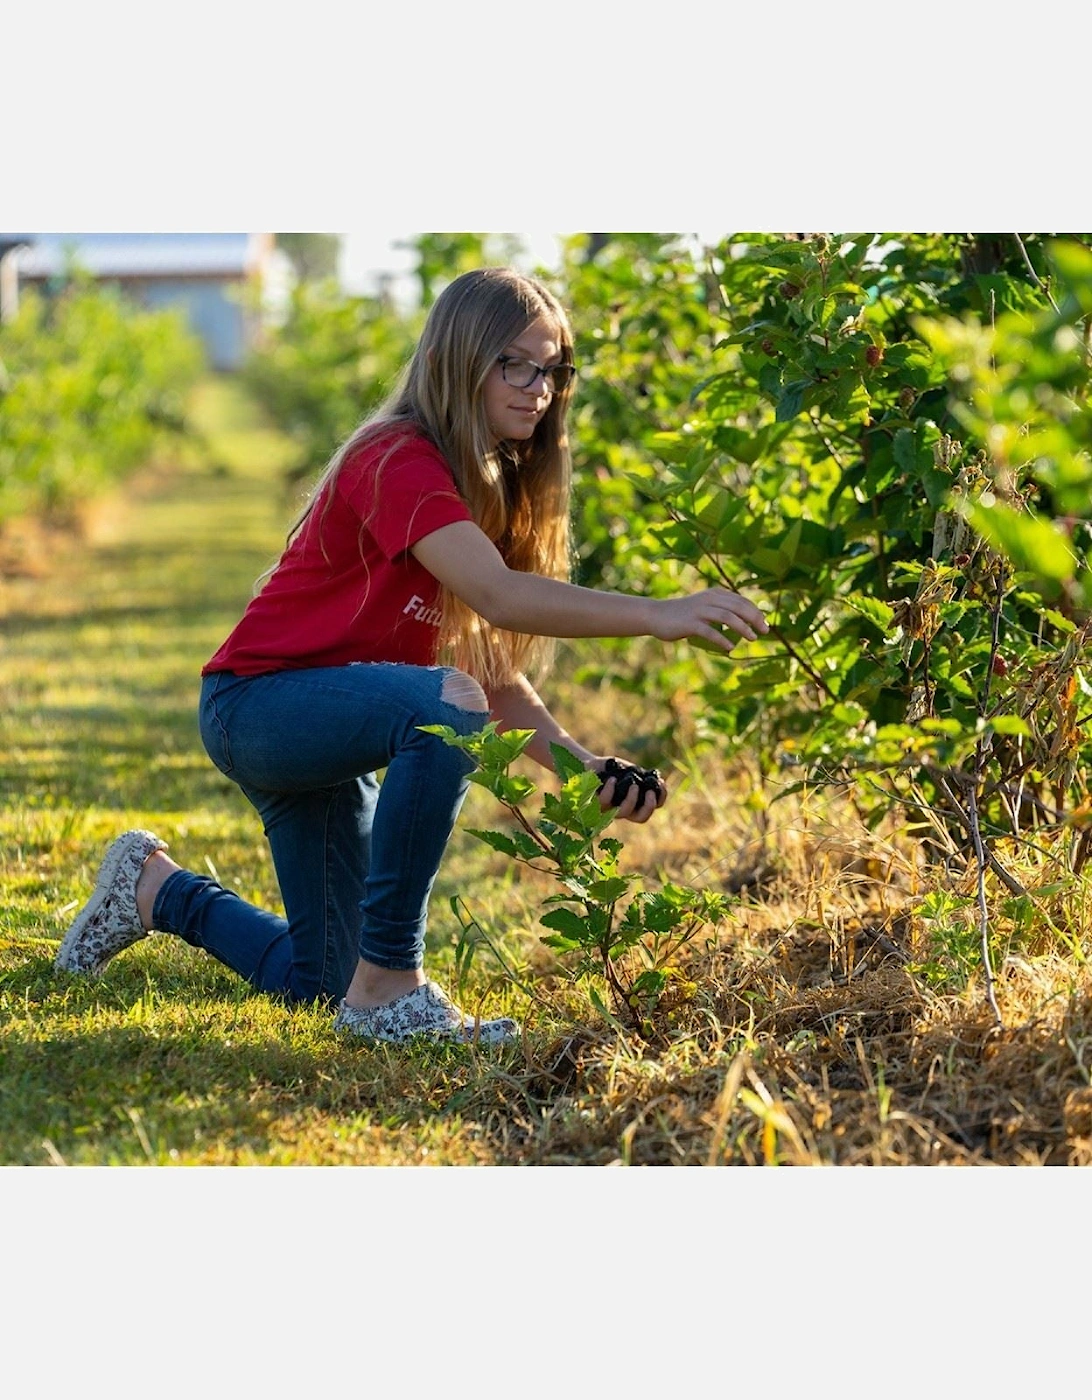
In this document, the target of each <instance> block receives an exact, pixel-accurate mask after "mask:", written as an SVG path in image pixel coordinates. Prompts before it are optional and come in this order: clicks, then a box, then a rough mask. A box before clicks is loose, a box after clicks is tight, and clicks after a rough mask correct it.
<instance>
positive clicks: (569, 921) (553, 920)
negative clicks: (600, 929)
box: [539, 907, 591, 943]
mask: <svg viewBox="0 0 1092 1400" xmlns="http://www.w3.org/2000/svg"><path fill="white" fill-rule="evenodd" d="M539 923H540V924H542V925H543V926H544V927H545V928H549V929H556V930H557V931H558V933H563V934H564V935H565V937H566V938H575V939H576V941H577V942H578V943H587V942H588V941H589V937H590V934H591V929H590V927H589V924H588V920H587V919H586V918H583V917H582V916H581V915H580V914H578V913H577V912H576V911H575V909H565V908H563V907H559V908H557V909H551V910H550V912H549V913H548V914H543V915H542V916H541V918H540V919H539Z"/></svg>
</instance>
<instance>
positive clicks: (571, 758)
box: [550, 744, 588, 780]
mask: <svg viewBox="0 0 1092 1400" xmlns="http://www.w3.org/2000/svg"><path fill="white" fill-rule="evenodd" d="M550 755H551V757H552V758H553V760H554V768H555V770H556V771H557V774H558V776H559V777H560V778H561V779H562V780H564V779H566V778H575V777H578V776H579V775H580V774H582V773H586V772H587V771H588V770H587V769H586V768H585V767H584V765H583V764H582V763H581V762H580V760H579V759H578V758H577V756H576V755H575V754H574V753H570V752H569V750H568V749H566V748H562V746H561V745H560V744H551V745H550Z"/></svg>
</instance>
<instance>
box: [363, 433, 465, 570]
mask: <svg viewBox="0 0 1092 1400" xmlns="http://www.w3.org/2000/svg"><path fill="white" fill-rule="evenodd" d="M384 457H386V460H385V461H384V460H383V459H384ZM377 480H378V486H379V491H378V501H377V500H376V482H377ZM337 485H338V491H339V492H340V493H341V495H342V496H343V498H344V499H345V501H346V503H347V504H348V506H349V508H350V509H351V510H352V511H353V513H354V514H355V515H356V516H358V518H359V519H360V520H362V521H363V522H364V524H365V526H366V527H367V529H368V532H369V533H370V534H371V536H372V538H373V539H374V540H375V542H376V544H377V545H378V547H379V549H380V550H381V552H382V553H383V554H384V555H385V556H386V557H387V558H388V559H390V560H394V559H397V558H398V556H399V555H401V554H404V553H405V552H406V550H407V549H409V547H410V545H413V544H416V543H417V541H418V540H420V539H424V537H425V536H426V535H429V534H431V533H432V532H433V530H439V529H440V528H441V527H442V526H444V525H451V524H453V523H454V522H455V521H457V520H473V518H474V517H473V515H472V514H471V512H470V509H469V507H468V506H467V504H466V502H465V501H464V500H463V499H462V497H461V496H460V495H459V493H458V491H457V489H456V487H455V481H454V478H453V477H452V475H451V471H450V469H449V468H448V465H447V463H446V462H445V461H444V459H443V457H442V456H441V455H440V453H439V452H438V451H437V449H436V448H434V447H433V446H432V445H431V444H430V443H427V442H423V441H422V440H421V439H420V438H417V439H415V440H413V441H411V442H409V443H407V444H405V445H403V446H401V447H398V448H396V449H395V450H394V451H393V452H392V453H390V455H389V456H388V455H387V446H386V445H384V446H382V447H380V448H378V450H377V448H376V447H374V446H369V447H367V448H365V449H364V450H363V451H362V452H360V453H359V454H358V455H355V456H354V457H352V458H350V459H349V461H347V462H346V463H345V464H344V466H343V467H342V469H341V472H340V474H339V476H338V483H337Z"/></svg>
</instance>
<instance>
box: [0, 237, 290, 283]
mask: <svg viewBox="0 0 1092 1400" xmlns="http://www.w3.org/2000/svg"><path fill="white" fill-rule="evenodd" d="M0 240H6V241H12V240H18V241H21V240H26V242H28V243H29V244H30V245H31V246H30V247H29V248H25V249H24V250H23V251H22V252H21V253H20V254H19V275H20V277H55V276H57V275H58V274H60V273H63V272H64V270H65V267H66V265H67V261H68V258H69V256H70V254H74V255H75V258H76V261H77V263H78V264H79V265H80V266H81V267H83V268H86V270H87V271H88V272H90V273H91V274H92V275H93V276H95V277H184V276H195V275H204V276H235V277H237V276H241V275H242V274H243V273H246V272H249V271H250V270H251V269H252V268H253V267H254V266H255V265H256V264H257V262H258V261H259V259H260V257H261V253H262V241H263V236H262V235H260V234H252V233H27V234H8V233H0Z"/></svg>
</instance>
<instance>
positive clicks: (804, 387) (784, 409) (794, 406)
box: [774, 379, 811, 423]
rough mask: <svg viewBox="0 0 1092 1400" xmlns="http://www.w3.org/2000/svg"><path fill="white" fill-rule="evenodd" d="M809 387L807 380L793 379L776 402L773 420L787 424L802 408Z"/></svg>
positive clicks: (809, 383) (809, 382)
mask: <svg viewBox="0 0 1092 1400" xmlns="http://www.w3.org/2000/svg"><path fill="white" fill-rule="evenodd" d="M810 387H811V381H810V380H808V379H794V380H793V382H792V383H791V384H786V385H785V387H784V389H783V390H782V391H781V394H780V397H779V398H778V400H777V408H776V412H775V415H774V416H775V418H776V420H777V422H778V423H787V422H788V421H789V420H790V419H791V418H795V417H796V415H797V414H798V413H799V412H800V411H801V409H802V408H803V407H804V395H805V394H806V393H807V391H808V389H809V388H810Z"/></svg>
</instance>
